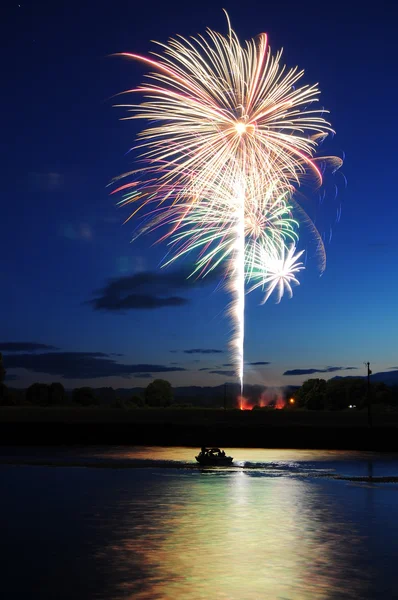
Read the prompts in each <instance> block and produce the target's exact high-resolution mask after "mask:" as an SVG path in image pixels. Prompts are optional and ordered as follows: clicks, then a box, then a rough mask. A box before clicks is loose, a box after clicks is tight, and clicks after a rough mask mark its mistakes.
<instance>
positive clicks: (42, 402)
mask: <svg viewBox="0 0 398 600" xmlns="http://www.w3.org/2000/svg"><path fill="white" fill-rule="evenodd" d="M26 400H27V401H28V402H29V404H33V405H35V406H48V405H49V404H50V386H49V385H47V384H46V383H33V384H32V385H31V386H29V387H28V389H27V390H26Z"/></svg>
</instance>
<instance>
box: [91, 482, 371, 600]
mask: <svg viewBox="0 0 398 600" xmlns="http://www.w3.org/2000/svg"><path fill="white" fill-rule="evenodd" d="M335 485H336V484H335ZM329 492H330V490H329ZM117 512H118V518H117V519H115V520H114V523H113V525H114V527H113V531H112V538H113V541H112V543H111V545H110V546H108V547H105V548H103V549H102V555H103V557H107V556H108V558H109V560H110V561H111V564H110V567H111V570H112V573H113V580H114V582H115V588H116V589H115V591H114V592H113V593H112V598H122V597H123V598H131V599H133V598H134V599H135V600H166V599H170V600H171V599H175V600H199V599H202V598H203V599H220V600H221V599H223V600H224V599H225V600H252V599H253V600H254V599H255V600H259V599H262V598H266V599H269V600H273V599H281V600H282V599H283V600H286V599H292V600H314V599H317V600H326V599H327V600H332V599H333V600H334V599H336V600H337V599H349V598H361V597H365V595H364V594H363V593H362V592H363V590H364V589H365V587H366V586H367V584H368V579H367V576H366V575H364V572H363V569H361V564H360V561H359V560H358V556H362V557H363V553H364V550H363V548H364V546H363V541H364V540H363V539H361V537H360V535H359V534H358V533H356V532H355V529H354V528H353V526H352V525H351V524H350V523H348V522H347V516H346V515H344V506H340V505H339V504H338V501H336V499H335V498H334V497H333V495H331V494H330V493H325V491H324V488H323V487H322V486H321V485H320V484H318V483H317V482H314V481H308V480H307V481H300V480H298V479H293V478H288V477H280V478H270V477H265V476H256V477H252V476H249V474H247V473H246V472H244V471H238V472H231V471H224V472H222V471H219V472H214V471H204V472H202V473H201V472H192V471H190V472H189V471H187V472H185V471H184V472H182V473H181V472H179V473H178V474H176V473H175V472H169V473H165V472H164V471H160V470H158V471H154V472H153V473H151V475H150V477H147V478H144V479H143V480H142V481H141V483H140V490H139V493H137V494H135V495H134V498H133V499H125V500H124V501H123V502H121V504H120V506H119V507H118V511H117Z"/></svg>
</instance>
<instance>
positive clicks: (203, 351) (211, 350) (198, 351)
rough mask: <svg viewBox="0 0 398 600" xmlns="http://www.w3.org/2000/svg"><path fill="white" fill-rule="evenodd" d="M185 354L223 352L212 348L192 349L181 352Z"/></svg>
mask: <svg viewBox="0 0 398 600" xmlns="http://www.w3.org/2000/svg"><path fill="white" fill-rule="evenodd" d="M183 352H185V354H222V353H223V352H224V350H214V349H213V348H193V349H192V350H183Z"/></svg>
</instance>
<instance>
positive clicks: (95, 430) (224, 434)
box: [0, 407, 398, 452]
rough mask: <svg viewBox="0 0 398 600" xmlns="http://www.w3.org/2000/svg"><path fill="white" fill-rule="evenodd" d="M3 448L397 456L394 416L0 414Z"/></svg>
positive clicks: (24, 410)
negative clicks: (290, 450)
mask: <svg viewBox="0 0 398 600" xmlns="http://www.w3.org/2000/svg"><path fill="white" fill-rule="evenodd" d="M0 444H3V445H5V444H7V445H9V444H13V445H27V444H29V445H58V444H62V445H74V444H112V445H121V444H127V445H129V444H131V445H169V446H174V445H178V446H180V445H183V446H195V447H200V446H201V445H203V444H205V445H209V446H210V445H211V446H213V445H214V446H226V447H228V446H229V447H231V446H234V447H252V448H255V447H258V448H311V449H330V450H379V451H389V452H395V451H397V452H398V415H397V414H395V413H380V414H376V415H374V416H373V427H371V428H370V427H369V426H368V424H367V414H366V412H357V411H349V412H330V413H329V412H315V411H312V412H311V411H277V410H273V411H237V410H231V411H223V410H205V409H197V410H196V409H137V410H130V411H124V410H117V409H114V410H111V409H106V408H70V407H59V408H51V409H50V408H36V407H15V408H14V407H13V408H9V407H7V408H1V409H0Z"/></svg>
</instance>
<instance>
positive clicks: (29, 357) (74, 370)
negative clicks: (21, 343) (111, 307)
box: [4, 352, 185, 379]
mask: <svg viewBox="0 0 398 600" xmlns="http://www.w3.org/2000/svg"><path fill="white" fill-rule="evenodd" d="M4 363H5V364H6V366H7V368H10V369H27V370H28V371H34V372H35V373H46V374H48V375H57V376H62V377H64V378H65V379H96V378H99V377H115V376H119V377H126V378H129V377H131V376H132V375H136V374H137V373H168V372H173V371H185V369H183V368H182V367H168V366H166V365H151V364H135V365H126V364H122V363H118V362H116V361H115V360H113V359H111V358H109V355H107V354H104V353H103V352H46V353H43V354H11V355H7V356H6V357H5V360H4Z"/></svg>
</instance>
